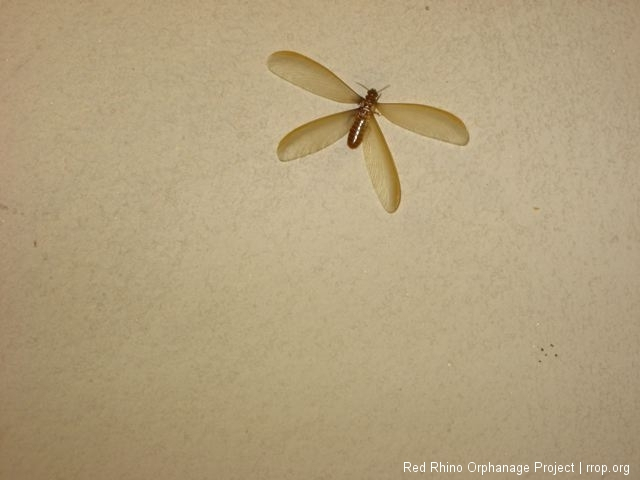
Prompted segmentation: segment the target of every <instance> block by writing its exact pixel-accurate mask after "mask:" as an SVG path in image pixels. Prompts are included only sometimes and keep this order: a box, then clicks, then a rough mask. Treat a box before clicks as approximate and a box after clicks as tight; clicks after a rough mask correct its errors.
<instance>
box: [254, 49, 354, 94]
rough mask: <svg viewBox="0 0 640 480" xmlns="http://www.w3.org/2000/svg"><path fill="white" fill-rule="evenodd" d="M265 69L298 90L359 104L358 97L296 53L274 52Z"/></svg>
mask: <svg viewBox="0 0 640 480" xmlns="http://www.w3.org/2000/svg"><path fill="white" fill-rule="evenodd" d="M267 67H269V70H271V71H272V72H273V73H275V74H276V75H278V76H279V77H282V78H284V79H285V80H286V81H287V82H291V83H293V84H294V85H297V86H298V87H300V88H304V89H305V90H308V91H310V92H311V93H315V94H316V95H320V96H321V97H326V98H329V99H331V100H334V101H336V102H340V103H359V102H360V100H362V99H361V98H360V95H358V94H357V93H356V92H354V91H353V90H352V89H351V87H349V86H348V85H347V84H346V83H344V82H343V81H342V80H340V79H339V78H338V77H337V76H336V74H335V73H333V72H332V71H331V70H329V69H328V68H326V67H323V66H322V65H320V64H319V63H318V62H316V61H314V60H311V59H310V58H308V57H305V56H304V55H300V54H299V53H296V52H286V51H282V52H276V53H274V54H272V55H271V56H269V58H268V59H267Z"/></svg>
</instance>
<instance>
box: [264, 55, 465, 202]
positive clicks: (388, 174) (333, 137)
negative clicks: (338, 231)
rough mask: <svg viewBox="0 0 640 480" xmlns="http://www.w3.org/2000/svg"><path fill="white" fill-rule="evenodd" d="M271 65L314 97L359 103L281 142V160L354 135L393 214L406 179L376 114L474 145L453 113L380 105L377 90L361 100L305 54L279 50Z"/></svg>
mask: <svg viewBox="0 0 640 480" xmlns="http://www.w3.org/2000/svg"><path fill="white" fill-rule="evenodd" d="M267 66H268V67H269V70H271V71H272V72H273V73H275V74H276V75H278V76H279V77H282V78H283V79H285V80H287V81H288V82H291V83H293V84H294V85H297V86H298V87H301V88H304V89H305V90H308V91H309V92H311V93H315V94H316V95H320V96H321V97H325V98H328V99H330V100H334V101H336V102H340V103H354V104H357V105H358V108H355V109H353V110H347V111H344V112H340V113H335V114H333V115H329V116H326V117H322V118H318V119H317V120H314V121H312V122H309V123H306V124H304V125H302V126H300V127H298V128H296V129H295V130H293V131H292V132H290V133H289V134H287V135H286V136H285V137H284V138H283V139H282V140H281V141H280V144H279V145H278V150H277V152H278V158H279V159H280V160H281V161H283V162H286V161H289V160H295V159H296V158H300V157H304V156H305V155H309V154H311V153H314V152H317V151H318V150H322V149H323V148H325V147H328V146H329V145H331V144H333V143H335V142H336V141H338V140H339V139H340V138H342V137H344V136H345V135H347V133H348V137H347V145H348V146H349V147H350V148H357V147H358V146H359V145H360V144H361V143H362V146H363V151H364V160H365V164H366V166H367V170H368V171H369V177H370V178H371V182H372V183H373V188H374V189H375V191H376V194H377V195H378V198H379V199H380V203H382V206H383V207H384V209H385V210H386V211H387V212H389V213H393V212H395V211H396V210H397V209H398V205H399V204H400V180H399V179H398V172H397V170H396V166H395V164H394V162H393V157H392V156H391V152H390V151H389V147H388V146H387V142H386V141H385V139H384V136H383V135H382V131H381V130H380V127H379V126H378V122H377V120H376V117H375V114H376V113H381V114H382V115H383V116H385V117H386V118H387V119H388V120H390V121H391V122H393V123H395V124H396V125H399V126H401V127H403V128H406V129H407V130H411V131H412V132H415V133H419V134H420V135H424V136H426V137H430V138H435V139H437V140H442V141H444V142H449V143H453V144H456V145H466V144H467V142H468V141H469V132H468V131H467V127H465V125H464V123H463V122H462V120H460V119H459V118H458V117H456V116H455V115H453V114H452V113H449V112H446V111H444V110H440V109H439V108H435V107H429V106H427V105H416V104H411V103H379V102H378V99H379V98H380V92H379V91H377V90H375V89H373V88H372V89H369V90H368V91H367V94H366V96H365V97H361V96H360V95H358V94H357V93H356V92H355V91H354V90H353V89H351V87H349V86H348V85H347V84H346V83H344V82H343V81H342V80H340V79H339V78H338V77H337V76H336V75H335V74H334V73H333V72H331V71H330V70H329V69H327V68H326V67H323V66H322V65H320V64H319V63H317V62H315V61H314V60H311V59H310V58H308V57H305V56H304V55H301V54H299V53H296V52H288V51H281V52H276V53H274V54H272V55H271V56H269V59H268V60H267Z"/></svg>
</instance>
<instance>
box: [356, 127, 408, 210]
mask: <svg viewBox="0 0 640 480" xmlns="http://www.w3.org/2000/svg"><path fill="white" fill-rule="evenodd" d="M362 148H363V151H364V162H365V164H366V165H367V170H368V171H369V177H370V178H371V183H373V188H374V190H375V191H376V194H377V195H378V198H379V199H380V203H382V206H383V207H384V209H385V210H386V211H387V212H389V213H393V212H395V211H396V210H397V209H398V205H400V179H399V178H398V171H397V170H396V166H395V164H394V163H393V157H392V156H391V152H390V151H389V147H388V146H387V142H386V140H385V139H384V136H383V135H382V131H381V130H380V126H379V125H378V122H377V121H376V119H375V116H374V115H371V116H370V117H369V120H368V125H367V129H366V130H365V133H364V137H363V139H362Z"/></svg>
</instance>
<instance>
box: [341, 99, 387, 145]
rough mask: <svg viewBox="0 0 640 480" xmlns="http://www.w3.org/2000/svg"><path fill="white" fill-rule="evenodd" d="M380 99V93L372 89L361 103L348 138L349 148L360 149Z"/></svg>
mask: <svg viewBox="0 0 640 480" xmlns="http://www.w3.org/2000/svg"><path fill="white" fill-rule="evenodd" d="M378 98H380V95H379V94H378V92H377V91H376V90H374V89H373V88H371V89H369V90H368V91H367V96H366V97H365V98H364V99H363V100H362V101H361V102H360V107H359V108H358V110H357V111H356V118H355V119H354V121H353V125H351V129H350V130H349V136H348V137H347V145H348V146H349V148H358V146H359V145H360V144H361V143H362V138H363V136H364V132H365V129H366V127H367V121H368V120H369V117H371V116H372V115H373V114H374V113H375V111H376V104H377V103H378Z"/></svg>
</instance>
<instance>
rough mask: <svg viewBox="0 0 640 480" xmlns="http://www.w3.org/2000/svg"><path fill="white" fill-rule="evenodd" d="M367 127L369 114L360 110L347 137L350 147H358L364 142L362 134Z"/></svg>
mask: <svg viewBox="0 0 640 480" xmlns="http://www.w3.org/2000/svg"><path fill="white" fill-rule="evenodd" d="M366 128H367V115H362V114H361V112H360V111H359V110H358V113H356V118H355V120H354V121H353V125H351V130H349V136H348V137H347V145H348V146H349V148H358V145H360V144H361V143H362V136H363V135H364V131H365V129H366Z"/></svg>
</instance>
